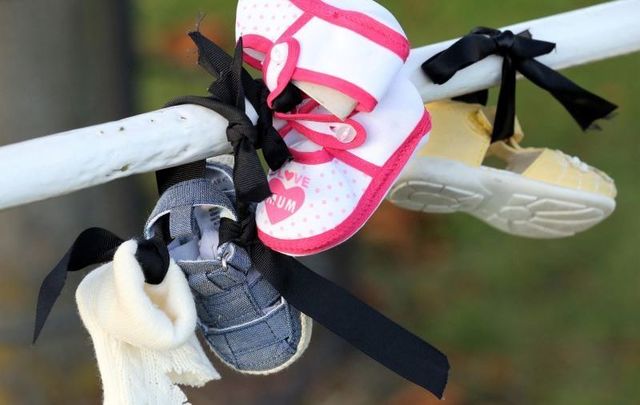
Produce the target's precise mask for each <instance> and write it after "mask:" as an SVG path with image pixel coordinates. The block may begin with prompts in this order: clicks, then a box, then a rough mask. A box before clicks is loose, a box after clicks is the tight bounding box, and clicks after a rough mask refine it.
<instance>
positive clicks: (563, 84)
mask: <svg viewBox="0 0 640 405" xmlns="http://www.w3.org/2000/svg"><path fill="white" fill-rule="evenodd" d="M555 47H556V44H554V43H552V42H546V41H540V40H537V39H533V38H532V37H531V33H530V32H529V31H524V32H522V33H520V34H517V35H516V34H514V33H513V32H511V31H504V32H502V31H499V30H495V29H492V28H484V27H480V28H476V29H474V30H473V31H471V33H470V34H469V35H466V36H464V37H463V38H461V39H460V40H459V41H457V42H456V43H454V44H453V45H452V46H451V47H450V48H448V49H446V50H444V51H443V52H440V53H439V54H437V55H435V56H433V57H432V58H430V59H429V60H428V61H426V62H425V63H424V64H423V65H422V69H423V71H424V72H425V74H427V76H429V78H430V79H431V80H432V81H433V82H434V83H436V84H443V83H446V82H447V81H449V79H451V78H452V77H453V75H455V74H456V73H457V72H458V71H460V70H462V69H464V68H466V67H468V66H471V65H473V64H474V63H476V62H479V61H481V60H483V59H485V58H487V57H488V56H491V55H498V56H501V57H502V58H503V63H502V84H501V87H500V96H499V99H498V107H497V111H496V118H495V123H494V127H493V134H492V141H493V142H497V141H501V140H505V139H508V138H510V137H511V136H512V135H513V132H514V125H515V116H516V75H517V73H518V72H520V73H522V75H524V76H525V77H526V78H527V79H529V80H531V81H532V82H533V83H534V84H536V85H537V86H539V87H541V88H543V89H544V90H547V91H548V92H549V93H551V95H552V96H553V97H554V98H555V99H556V100H558V101H559V102H560V103H561V104H562V105H563V106H564V108H565V109H566V110H567V111H568V112H569V113H570V114H571V116H572V117H573V118H574V119H575V120H576V121H577V123H578V124H579V125H580V127H581V128H582V129H583V130H587V129H589V128H591V127H592V126H593V123H594V122H595V121H596V120H598V119H602V118H606V117H608V116H610V115H611V113H612V112H613V111H615V110H616V109H617V108H618V107H617V106H616V105H615V104H612V103H610V102H609V101H607V100H605V99H603V98H602V97H600V96H598V95H596V94H593V93H591V92H589V91H588V90H585V89H584V88H582V87H580V86H578V85H577V84H575V83H574V82H572V81H571V80H569V79H567V78H566V77H564V76H562V75H561V74H560V73H558V72H556V71H555V70H553V69H551V68H549V67H548V66H546V65H544V64H543V63H541V62H539V61H537V60H536V59H535V58H537V57H539V56H542V55H546V54H548V53H551V52H552V51H553V50H554V49H555Z"/></svg>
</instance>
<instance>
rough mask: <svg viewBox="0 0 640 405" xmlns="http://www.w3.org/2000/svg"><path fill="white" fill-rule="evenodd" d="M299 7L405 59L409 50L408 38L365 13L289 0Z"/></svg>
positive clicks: (316, 1) (324, 4)
mask: <svg viewBox="0 0 640 405" xmlns="http://www.w3.org/2000/svg"><path fill="white" fill-rule="evenodd" d="M289 1H290V2H291V3H293V4H294V5H295V6H296V7H298V8H299V9H301V10H303V11H305V12H309V13H313V14H314V15H315V16H316V17H318V18H321V19H323V20H325V21H327V22H329V23H330V24H333V25H337V26H340V27H343V28H346V29H348V30H350V31H353V32H355V33H358V34H360V35H362V36H363V37H365V38H367V39H370V40H371V41H372V42H375V43H377V44H378V45H380V46H383V47H385V48H387V49H389V50H390V51H391V52H393V53H395V54H396V55H398V57H400V59H402V60H403V61H406V60H407V58H408V57H409V53H410V52H411V46H410V45H409V40H408V39H407V38H406V37H405V36H404V35H402V34H401V33H399V32H398V31H396V30H394V29H392V28H390V27H388V26H386V25H384V24H382V23H381V22H378V21H376V20H375V19H373V18H371V17H369V16H368V15H366V14H363V13H360V12H357V11H351V10H344V9H341V8H337V7H334V6H332V5H329V4H327V3H325V2H323V1H318V0H289Z"/></svg>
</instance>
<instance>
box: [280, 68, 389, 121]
mask: <svg viewBox="0 0 640 405" xmlns="http://www.w3.org/2000/svg"><path fill="white" fill-rule="evenodd" d="M291 79H292V80H297V81H299V82H309V83H315V84H319V85H322V86H326V87H330V88H332V89H334V90H338V91H339V92H341V93H343V94H346V95H347V96H349V97H351V98H352V99H354V100H356V101H357V102H358V106H357V110H358V111H362V112H371V111H373V110H374V109H375V108H376V105H378V100H376V98H375V97H374V96H372V95H371V94H370V93H369V92H367V91H366V90H364V89H363V88H361V87H360V86H356V85H355V84H353V83H350V82H348V81H346V80H344V79H340V78H339V77H335V76H331V75H328V74H326V73H320V72H314V71H312V70H308V69H303V68H296V70H295V71H294V72H293V75H292V76H291Z"/></svg>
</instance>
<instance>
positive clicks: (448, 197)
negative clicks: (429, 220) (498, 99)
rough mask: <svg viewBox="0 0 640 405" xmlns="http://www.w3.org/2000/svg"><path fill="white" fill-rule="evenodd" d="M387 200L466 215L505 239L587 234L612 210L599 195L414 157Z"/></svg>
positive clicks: (609, 202)
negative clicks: (482, 222) (495, 230)
mask: <svg viewBox="0 0 640 405" xmlns="http://www.w3.org/2000/svg"><path fill="white" fill-rule="evenodd" d="M387 199H388V200H390V201H391V202H392V203H393V204H395V205H397V206H399V207H402V208H406V209H409V210H413V211H420V212H426V213H440V214H442V213H453V212H466V213H468V214H470V215H473V216H474V217H476V218H478V219H480V220H482V221H484V222H486V223H487V224H489V225H491V226H492V227H494V228H496V229H499V230H501V231H503V232H506V233H508V234H511V235H516V236H521V237H526V238H535V239H554V238H564V237H568V236H572V235H575V234H576V233H579V232H583V231H586V230H587V229H589V228H591V227H593V226H595V225H597V224H599V223H600V222H602V221H603V220H605V219H606V218H607V217H608V216H609V215H611V213H612V212H613V211H614V210H615V207H616V202H615V200H614V199H613V198H609V197H606V196H603V195H600V194H594V193H589V192H585V191H580V190H573V189H569V188H565V187H560V186H555V185H552V184H548V183H544V182H541V181H537V180H531V179H528V178H526V177H523V176H521V175H519V174H516V173H512V172H509V171H506V170H499V169H493V168H490V167H484V166H483V167H471V166H467V165H465V164H463V163H460V162H456V161H452V160H447V159H440V158H414V159H413V160H412V161H411V163H410V164H409V166H407V168H406V169H405V170H404V172H403V173H402V174H401V175H400V177H399V179H398V180H397V181H396V183H395V184H394V186H393V187H392V188H391V191H390V193H389V195H388V197H387Z"/></svg>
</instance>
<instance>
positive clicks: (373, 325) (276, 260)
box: [220, 215, 449, 398]
mask: <svg viewBox="0 0 640 405" xmlns="http://www.w3.org/2000/svg"><path fill="white" fill-rule="evenodd" d="M227 242H233V243H235V244H237V245H238V246H242V247H244V248H245V249H246V250H247V252H248V253H249V255H250V257H251V260H252V262H253V264H254V265H255V266H256V269H257V270H258V271H259V272H260V273H261V274H262V275H263V276H264V277H265V279H266V280H267V281H268V282H269V283H270V284H271V285H272V286H273V287H274V288H275V289H276V290H277V291H278V292H279V293H280V294H281V295H282V296H283V297H284V298H285V299H286V300H287V302H289V303H290V304H291V305H293V306H294V307H295V308H297V309H298V310H299V311H301V312H303V313H305V314H306V315H308V316H310V317H311V318H313V319H314V320H315V321H316V322H318V323H320V324H321V325H323V326H324V327H326V328H327V329H329V330H330V331H332V332H333V333H335V334H336V335H338V336H340V337H342V338H343V339H345V340H346V341H347V342H349V343H350V344H352V345H353V346H354V347H356V348H357V349H358V350H360V351H362V352H363V353H365V354H366V355H368V356H369V357H371V358H372V359H374V360H376V361H377V362H379V363H380V364H382V365H384V366H385V367H387V368H389V369H390V370H392V371H393V372H395V373H397V374H398V375H400V376H402V377H404V378H406V379H407V380H409V381H411V382H413V383H415V384H417V385H419V386H421V387H423V388H425V389H427V390H428V391H430V392H432V393H433V394H434V395H436V396H437V397H438V398H442V397H443V394H444V390H445V387H446V385H447V380H448V376H449V361H448V359H447V357H446V356H445V355H444V354H443V353H442V352H440V351H439V350H438V349H436V348H435V347H433V346H431V345H430V344H429V343H427V342H425V341H424V340H422V339H420V338H419V337H417V336H416V335H414V334H412V333H411V332H409V331H408V330H406V329H404V328H403V327H401V326H400V325H398V324H396V323H395V322H393V321H392V320H390V319H389V318H387V317H385V316H384V315H382V314H381V313H380V312H378V311H376V310H375V309H373V308H371V307H370V306H368V305H367V304H365V303H364V302H362V301H360V300H359V299H358V298H356V297H354V296H353V295H351V294H350V293H349V292H348V291H346V290H344V289H343V288H341V287H339V286H338V285H336V284H334V283H333V282H331V281H329V280H327V279H325V278H324V277H322V276H320V275H318V274H317V273H315V272H313V271H312V270H310V269H309V268H308V267H306V266H304V265H303V264H302V263H300V262H298V261H297V260H295V259H294V258H292V257H289V256H286V255H283V254H281V253H278V252H275V251H273V250H271V249H269V248H268V247H266V246H265V245H263V244H262V242H260V240H259V239H258V237H257V234H256V222H255V217H254V216H253V215H250V216H247V217H245V218H241V220H240V221H239V222H234V221H232V220H230V219H228V218H223V219H222V221H221V223H220V243H221V244H222V243H227Z"/></svg>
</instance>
